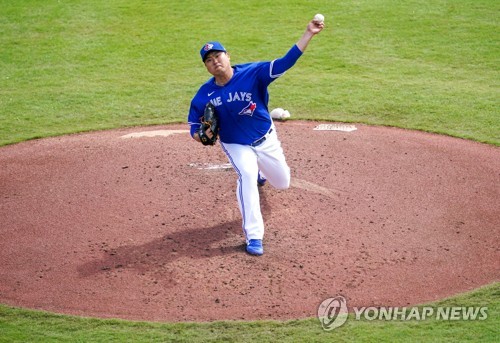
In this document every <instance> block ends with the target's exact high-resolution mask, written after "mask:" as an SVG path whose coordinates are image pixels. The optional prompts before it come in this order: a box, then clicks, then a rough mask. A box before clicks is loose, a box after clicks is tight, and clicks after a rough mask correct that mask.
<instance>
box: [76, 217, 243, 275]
mask: <svg viewBox="0 0 500 343" xmlns="http://www.w3.org/2000/svg"><path fill="white" fill-rule="evenodd" d="M99 250H100V252H98V253H99V254H102V257H101V258H99V259H97V260H94V261H90V262H87V263H85V264H83V265H81V266H80V267H79V268H78V272H79V274H80V276H82V277H88V276H92V275H94V274H98V273H106V272H110V271H113V270H116V269H122V268H123V269H135V270H137V271H139V272H147V271H151V270H154V269H157V268H165V267H167V266H168V264H170V263H172V262H173V261H175V260H177V259H180V258H189V259H203V258H211V257H214V256H221V255H228V254H234V253H242V252H244V251H245V244H244V238H243V236H242V231H241V221H239V220H234V221H231V222H226V223H222V224H219V225H216V226H213V227H203V228H196V229H188V230H182V231H177V232H173V233H168V234H166V235H164V236H163V237H161V238H158V239H155V240H153V241H150V242H148V243H145V244H139V245H125V246H120V247H117V248H111V247H107V246H101V247H100V248H99Z"/></svg>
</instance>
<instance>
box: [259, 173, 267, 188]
mask: <svg viewBox="0 0 500 343" xmlns="http://www.w3.org/2000/svg"><path fill="white" fill-rule="evenodd" d="M266 181H267V179H266V178H265V177H262V176H260V173H259V175H258V176H257V185H259V186H260V187H262V186H264V185H265V184H266Z"/></svg>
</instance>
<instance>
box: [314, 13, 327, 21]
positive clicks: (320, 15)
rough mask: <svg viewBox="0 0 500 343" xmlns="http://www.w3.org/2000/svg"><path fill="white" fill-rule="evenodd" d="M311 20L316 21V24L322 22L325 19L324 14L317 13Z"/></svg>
mask: <svg viewBox="0 0 500 343" xmlns="http://www.w3.org/2000/svg"><path fill="white" fill-rule="evenodd" d="M313 21H314V22H315V23H318V24H319V23H322V22H324V21H325V16H324V15H322V14H319V13H318V14H316V15H315V16H314V18H313Z"/></svg>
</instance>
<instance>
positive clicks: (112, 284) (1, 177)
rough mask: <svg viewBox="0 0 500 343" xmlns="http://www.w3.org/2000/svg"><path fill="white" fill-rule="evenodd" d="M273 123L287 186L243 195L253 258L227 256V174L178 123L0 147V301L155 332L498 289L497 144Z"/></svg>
mask: <svg viewBox="0 0 500 343" xmlns="http://www.w3.org/2000/svg"><path fill="white" fill-rule="evenodd" d="M318 125H323V126H320V127H318ZM276 126H277V130H278V135H279V137H280V139H281V140H282V143H283V147H284V150H285V154H286V156H287V160H288V163H289V165H290V167H291V169H292V180H293V181H292V186H291V188H290V189H288V190H286V191H278V190H275V189H273V188H272V187H271V186H270V185H265V186H264V187H262V188H260V192H261V205H262V211H263V214H264V220H265V224H266V234H265V240H264V247H265V254H264V256H262V257H253V256H249V255H247V254H246V253H245V250H244V237H243V233H242V230H241V219H240V214H239V210H238V207H237V201H236V195H235V187H236V175H235V173H234V171H233V170H232V168H231V166H230V165H229V164H228V161H227V159H226V157H225V156H224V154H223V153H222V152H221V149H220V147H219V146H216V147H204V146H202V145H201V144H199V143H196V142H195V141H193V140H192V139H191V138H190V136H189V134H188V133H187V131H186V129H187V125H168V126H165V127H148V128H132V129H126V130H113V131H108V132H95V133H87V134H81V135H72V136H67V137H58V138H51V139H43V140H36V141H30V142H25V143H22V144H16V145H12V146H7V147H3V148H1V149H0V165H1V166H2V167H1V168H0V190H1V192H0V218H1V220H0V222H1V224H0V236H1V239H0V260H1V261H2V263H1V264H0V302H2V303H5V304H10V305H15V306H22V307H29V308H36V309H44V310H49V311H54V312H61V313H68V314H77V315H86V316H100V317H119V318H126V319H140V320H154V321H212V320H223V319H291V318H303V317H313V316H315V314H316V311H317V308H318V305H319V304H320V303H321V302H322V301H323V300H324V299H326V298H329V297H334V296H336V295H343V296H344V297H346V298H347V300H348V305H349V307H352V306H391V305H392V306H408V305H413V304H418V303H422V302H428V301H432V300H437V299H440V298H443V297H446V296H451V295H453V294H456V293H458V292H463V291H467V290H471V289H474V288H476V287H479V286H481V285H484V284H487V283H490V282H493V281H497V280H498V279H499V276H500V269H499V268H498V261H499V260H500V252H499V249H498V247H499V246H500V242H499V237H500V232H499V228H500V219H499V218H500V210H499V206H498V204H500V188H499V187H500V174H499V171H500V151H499V149H498V148H496V147H492V146H488V145H483V144H478V143H474V142H470V141H465V140H460V139H455V138H450V137H444V136H439V135H432V134H427V133H422V132H412V131H406V130H400V129H393V128H382V127H369V126H362V125H355V127H353V125H351V124H349V125H346V126H345V125H340V124H339V125H333V126H331V125H330V124H328V125H327V124H326V123H313V122H278V123H276ZM345 127H348V128H349V130H347V129H346V130H344V129H343V128H345ZM318 128H319V129H318Z"/></svg>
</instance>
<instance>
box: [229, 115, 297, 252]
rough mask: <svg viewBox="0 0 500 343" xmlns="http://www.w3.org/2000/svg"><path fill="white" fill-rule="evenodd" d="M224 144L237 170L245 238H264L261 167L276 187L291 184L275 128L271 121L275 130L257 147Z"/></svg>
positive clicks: (284, 186) (238, 194)
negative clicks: (258, 182)
mask: <svg viewBox="0 0 500 343" xmlns="http://www.w3.org/2000/svg"><path fill="white" fill-rule="evenodd" d="M221 146H222V149H223V151H224V152H225V154H226V155H227V157H228V159H229V162H230V163H231V164H232V166H233V168H234V170H235V171H236V173H237V174H238V181H237V187H236V196H237V198H238V205H239V208H240V212H241V216H242V227H243V232H244V233H245V236H246V240H247V242H248V241H249V240H251V239H263V237H264V220H263V218H262V213H261V209H260V197H259V189H258V186H257V177H258V173H259V170H260V173H261V176H264V177H265V178H266V179H267V181H268V182H269V183H270V184H271V186H273V187H275V188H277V189H287V188H288V187H289V186H290V168H289V167H288V165H287V163H286V160H285V155H284V154H283V148H282V147H281V142H280V141H279V139H278V136H277V134H276V128H275V127H274V125H272V132H270V133H268V134H267V136H266V140H265V141H264V142H263V143H261V144H260V145H258V146H255V147H253V146H250V145H241V144H228V143H222V142H221Z"/></svg>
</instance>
